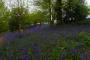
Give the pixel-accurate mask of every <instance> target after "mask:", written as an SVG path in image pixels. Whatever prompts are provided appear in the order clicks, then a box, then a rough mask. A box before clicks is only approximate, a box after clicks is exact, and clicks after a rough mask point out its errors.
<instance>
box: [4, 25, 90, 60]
mask: <svg viewBox="0 0 90 60" xmlns="http://www.w3.org/2000/svg"><path fill="white" fill-rule="evenodd" d="M80 32H85V33H86V35H88V36H89V37H90V26H88V25H86V26H84V25H61V26H59V27H50V26H48V25H41V26H40V25H37V26H34V27H30V28H27V29H25V30H24V31H23V32H6V33H5V34H4V35H3V37H4V39H5V41H7V42H8V45H7V46H10V47H11V46H14V47H15V48H16V49H18V50H20V49H22V50H23V48H25V50H26V51H27V50H28V49H29V48H32V50H33V54H34V56H35V58H36V59H33V58H32V60H37V59H38V60H39V57H40V59H41V55H42V56H44V57H43V58H42V59H41V60H45V59H46V60H49V59H48V56H50V54H52V53H53V54H55V53H57V52H53V51H52V50H54V49H57V48H58V47H60V44H61V46H63V47H70V49H69V51H68V50H64V51H62V53H61V55H62V54H63V53H65V54H64V57H61V58H65V57H66V55H68V54H72V55H73V54H76V55H78V54H79V56H80V59H81V60H90V51H88V50H89V49H90V48H89V47H90V46H87V48H88V49H87V48H86V47H84V46H82V45H80V44H82V43H83V42H81V41H82V40H81V41H80V40H79V41H75V39H76V40H77V38H76V37H77V36H78V35H79V33H80ZM81 39H83V38H81ZM89 39H90V38H89ZM61 40H63V41H61ZM72 40H73V41H72ZM64 41H65V42H64ZM78 43H79V45H80V46H79V48H78ZM64 44H65V45H64ZM74 45H75V46H74ZM72 46H74V47H72ZM85 48H86V50H85V51H84V50H83V49H85ZM10 49H11V50H13V48H10ZM80 49H81V50H80ZM67 51H68V52H70V53H68V52H67ZM82 51H84V52H82ZM9 52H10V51H9ZM71 52H72V53H71ZM58 53H59V52H58ZM27 58H28V57H27ZM66 58H67V57H66ZM53 60H54V59H53ZM57 60H61V59H59V58H58V59H57ZM62 60H63V59H62ZM65 60H67V59H65ZM76 60H77V59H76Z"/></svg>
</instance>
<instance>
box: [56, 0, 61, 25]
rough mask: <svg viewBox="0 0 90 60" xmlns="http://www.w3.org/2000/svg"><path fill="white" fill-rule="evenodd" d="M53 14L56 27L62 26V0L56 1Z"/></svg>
mask: <svg viewBox="0 0 90 60" xmlns="http://www.w3.org/2000/svg"><path fill="white" fill-rule="evenodd" d="M55 13H56V20H57V25H60V24H62V0H57V1H56V6H55Z"/></svg>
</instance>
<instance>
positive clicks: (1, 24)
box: [0, 0, 9, 32]
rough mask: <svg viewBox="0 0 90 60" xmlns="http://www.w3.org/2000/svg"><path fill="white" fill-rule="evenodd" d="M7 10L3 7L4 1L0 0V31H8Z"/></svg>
mask: <svg viewBox="0 0 90 60" xmlns="http://www.w3.org/2000/svg"><path fill="white" fill-rule="evenodd" d="M8 19H9V11H8V10H7V8H6V7H5V4H4V1H3V0H0V32H5V31H8Z"/></svg>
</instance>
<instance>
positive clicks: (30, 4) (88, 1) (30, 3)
mask: <svg viewBox="0 0 90 60" xmlns="http://www.w3.org/2000/svg"><path fill="white" fill-rule="evenodd" d="M5 1H6V5H7V6H8V8H9V9H10V6H12V5H14V4H15V2H13V1H16V0H5ZM24 1H26V2H28V3H27V4H28V7H29V10H30V12H31V11H34V10H35V9H36V8H35V6H34V5H33V0H24ZM11 3H12V4H11ZM86 4H87V6H88V7H89V6H90V0H86Z"/></svg>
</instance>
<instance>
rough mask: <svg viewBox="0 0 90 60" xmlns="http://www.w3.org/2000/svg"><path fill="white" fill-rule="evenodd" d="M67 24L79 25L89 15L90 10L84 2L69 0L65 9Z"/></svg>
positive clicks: (81, 0) (82, 0)
mask: <svg viewBox="0 0 90 60" xmlns="http://www.w3.org/2000/svg"><path fill="white" fill-rule="evenodd" d="M64 11H65V16H64V20H63V21H64V22H65V23H70V22H73V23H75V22H76V23H78V21H80V20H84V19H85V18H86V16H87V15H88V13H89V9H88V8H87V6H86V5H85V1H84V0H67V1H66V3H65V7H64Z"/></svg>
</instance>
